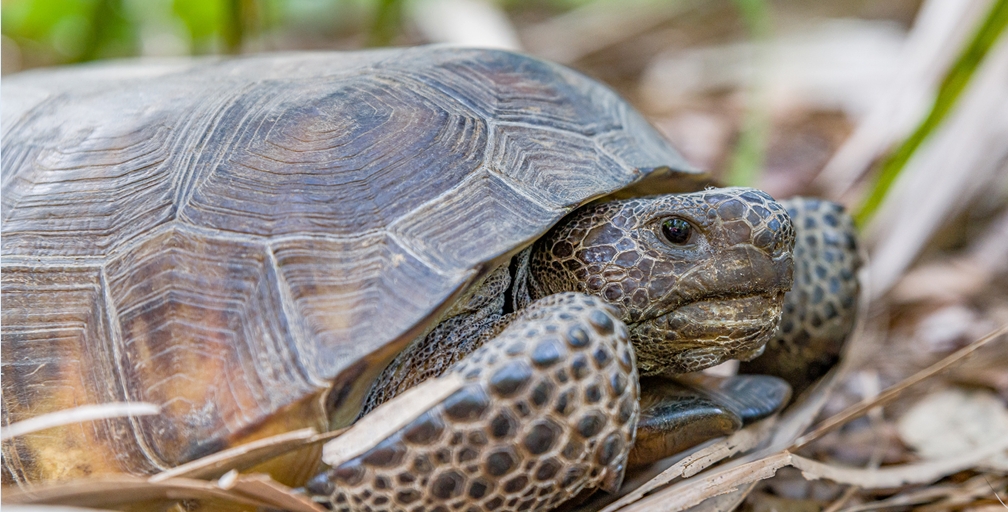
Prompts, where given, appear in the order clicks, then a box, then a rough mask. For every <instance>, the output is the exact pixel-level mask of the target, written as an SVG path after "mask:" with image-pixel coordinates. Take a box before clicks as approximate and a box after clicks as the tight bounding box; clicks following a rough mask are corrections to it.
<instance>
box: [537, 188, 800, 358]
mask: <svg viewBox="0 0 1008 512" xmlns="http://www.w3.org/2000/svg"><path fill="white" fill-rule="evenodd" d="M793 245H794V229H793V228H792V226H791V220H790V218H789V217H788V215H787V212H786V211H785V210H784V208H783V207H782V206H781V205H780V204H778V203H777V202H775V201H774V200H773V199H772V198H771V197H770V196H769V195H767V194H766V193H764V192H760V191H758V190H753V189H745V188H726V189H710V190H706V191H703V192H696V193H692V194H679V195H665V196H655V197H647V198H638V199H627V200H618V201H610V202H605V203H599V204H594V205H589V206H586V207H584V208H582V209H580V210H577V211H575V212H574V213H573V214H571V215H569V216H568V217H566V218H565V219H564V221H562V222H561V223H560V224H559V225H557V226H556V227H554V228H553V229H552V230H551V231H550V232H549V233H548V234H547V235H546V236H544V237H543V238H542V239H540V240H539V241H538V242H536V244H535V245H534V246H533V249H532V252H531V256H530V260H529V290H530V294H531V295H532V298H533V299H537V298H539V297H542V296H546V295H551V294H554V293H559V292H563V291H579V292H584V293H588V294H591V295H597V296H599V297H602V298H604V299H605V300H606V301H608V302H609V303H610V304H612V305H614V306H616V308H617V309H618V310H619V312H620V314H621V316H622V318H623V320H624V322H626V324H627V326H628V328H629V329H630V336H631V340H632V341H633V344H634V348H635V349H636V352H637V361H638V369H639V370H640V372H641V374H642V375H672V374H677V373H683V372H690V371H696V370H700V369H703V368H706V367H709V366H713V365H715V364H718V363H720V362H722V361H724V360H727V359H731V358H738V359H743V360H748V359H751V358H753V357H755V356H757V355H759V354H760V353H761V352H762V351H763V345H764V344H765V343H766V341H767V339H768V338H769V337H770V336H771V335H772V334H773V332H774V329H775V328H776V326H777V322H778V320H779V318H780V315H781V308H782V304H783V298H784V294H785V292H787V291H788V290H789V289H790V288H791V279H792V278H791V274H792V264H791V250H792V247H793Z"/></svg>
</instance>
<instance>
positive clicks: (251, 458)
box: [149, 428, 346, 482]
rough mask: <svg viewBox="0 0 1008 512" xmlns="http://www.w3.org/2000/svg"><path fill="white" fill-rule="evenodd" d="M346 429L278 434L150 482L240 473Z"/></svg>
mask: <svg viewBox="0 0 1008 512" xmlns="http://www.w3.org/2000/svg"><path fill="white" fill-rule="evenodd" d="M345 430H346V429H345V428H344V429H339V430H333V431H331V432H325V433H322V434H319V433H318V432H316V431H315V429H313V428H305V429H301V430H295V431H293V432H287V433H284V434H278V435H275V436H271V437H267V438H264V439H259V440H257V441H252V442H251V443H247V444H243V445H239V446H235V447H234V448H229V449H227V450H224V451H220V452H217V453H214V454H211V455H207V456H206V457H202V458H199V459H196V460H194V461H192V462H187V463H185V464H182V465H180V466H176V467H174V468H171V469H168V470H165V471H162V472H160V473H158V474H156V475H154V476H152V477H150V479H149V480H150V481H151V482H160V481H163V480H167V479H169V478H177V477H187V478H204V479H209V478H218V477H220V476H221V475H223V474H224V473H227V472H228V471H230V470H238V471H242V470H245V469H248V468H250V467H252V466H255V465H256V464H259V463H260V462H264V461H267V460H269V459H272V458H274V457H277V456H279V455H283V454H285V453H287V452H290V451H294V450H297V449H299V448H304V447H307V446H314V445H316V444H319V443H325V442H327V441H329V440H330V439H333V438H334V437H336V436H339V435H340V434H342V433H343V432H344V431H345Z"/></svg>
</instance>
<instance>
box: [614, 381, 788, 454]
mask: <svg viewBox="0 0 1008 512" xmlns="http://www.w3.org/2000/svg"><path fill="white" fill-rule="evenodd" d="M790 397H791V387H790V386H788V384H787V383H786V382H784V381H783V380H781V379H779V378H777V377H771V376H769V375H737V376H733V377H712V376H708V375H703V374H694V375H690V376H687V377H682V378H677V379H666V378H663V377H648V378H644V379H642V382H641V414H640V420H639V421H638V422H637V441H636V442H635V443H634V446H633V450H631V451H630V457H629V465H630V466H631V467H632V466H643V465H647V464H651V463H653V462H656V461H659V460H661V459H664V458H665V457H669V456H672V455H675V454H677V453H680V452H682V451H684V450H687V449H689V448H692V447H694V446H696V445H698V444H700V443H702V442H704V441H708V440H710V439H714V438H717V437H722V436H726V435H729V434H731V433H733V432H735V431H736V430H738V429H739V428H741V427H742V425H744V424H746V423H750V422H752V421H756V420H759V419H762V418H765V417H767V416H769V415H771V414H773V413H774V412H777V411H778V410H780V409H781V408H783V407H784V405H785V404H786V403H787V401H788V399H789V398H790Z"/></svg>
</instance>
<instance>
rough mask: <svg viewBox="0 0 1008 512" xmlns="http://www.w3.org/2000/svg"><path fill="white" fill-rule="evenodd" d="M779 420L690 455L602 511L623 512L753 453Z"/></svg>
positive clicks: (764, 421) (768, 422) (767, 420)
mask: <svg viewBox="0 0 1008 512" xmlns="http://www.w3.org/2000/svg"><path fill="white" fill-rule="evenodd" d="M776 420H777V419H776V417H770V418H767V419H765V420H762V421H760V422H757V423H754V424H753V425H751V426H749V427H746V428H744V429H742V430H739V431H738V432H735V433H734V434H732V435H731V436H729V437H727V438H725V439H722V440H721V441H718V442H716V443H714V444H712V445H710V446H708V447H706V448H702V449H700V450H698V451H696V452H695V453H692V454H690V455H688V456H686V457H685V458H683V459H682V460H680V461H679V462H677V463H675V464H673V465H672V466H670V467H669V468H668V469H666V470H665V471H662V472H661V473H660V474H658V475H657V476H655V477H654V478H652V479H651V480H648V481H647V482H646V483H644V484H643V485H641V486H640V487H638V488H637V489H634V490H633V491H631V492H629V493H627V494H626V495H625V496H623V497H621V498H620V499H618V500H616V501H614V502H612V503H610V504H609V505H607V506H606V507H605V508H604V509H602V512H613V511H615V510H619V509H621V508H623V507H625V506H627V505H630V504H632V503H634V502H636V501H638V500H640V499H641V498H643V497H644V495H645V494H647V493H649V492H651V491H653V490H655V489H657V488H659V487H661V486H663V485H665V484H667V483H669V482H671V481H672V480H675V479H676V478H679V477H681V476H684V475H685V476H691V475H694V474H696V473H698V472H700V471H702V470H703V469H704V468H706V467H708V466H710V465H712V464H714V463H715V462H718V461H720V460H723V459H725V458H728V457H731V456H732V455H734V454H736V453H739V452H745V451H747V450H749V449H750V448H752V447H754V446H756V445H758V444H759V443H761V442H762V441H763V440H764V439H766V437H767V436H768V435H769V433H770V430H771V428H772V427H773V425H774V424H775V423H776Z"/></svg>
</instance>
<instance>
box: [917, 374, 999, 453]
mask: <svg viewBox="0 0 1008 512" xmlns="http://www.w3.org/2000/svg"><path fill="white" fill-rule="evenodd" d="M898 425H899V434H900V438H902V439H903V442H904V443H906V444H907V446H910V447H911V448H913V449H914V451H916V452H917V453H918V454H919V455H920V456H921V457H924V458H925V459H941V458H945V457H951V456H953V455H955V454H958V453H963V452H965V451H968V450H972V449H974V448H977V447H980V446H984V445H988V444H991V443H996V442H997V441H998V439H1000V438H1004V437H1008V408H1006V407H1005V404H1004V403H1003V402H1001V400H1000V399H999V398H998V397H997V395H995V394H994V393H992V392H990V391H988V390H985V389H972V390H966V389H962V388H951V389H944V390H941V391H938V392H935V393H931V394H929V395H928V396H926V397H924V398H923V399H922V400H921V401H919V402H917V403H916V404H915V405H914V406H913V407H912V408H911V409H910V410H909V411H907V412H906V413H905V414H904V415H903V416H902V417H901V418H900V419H899V423H898Z"/></svg>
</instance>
